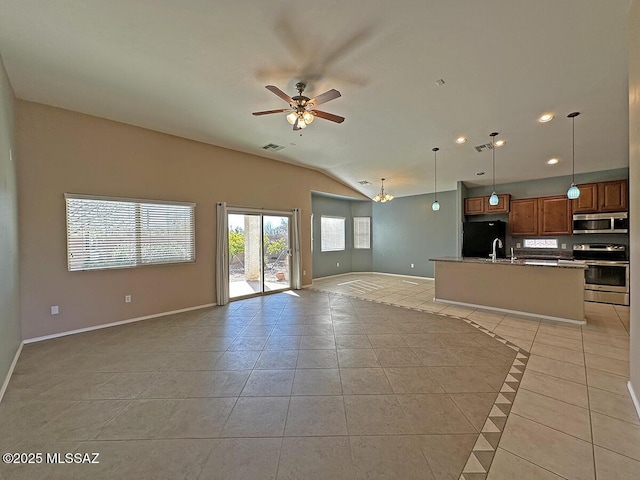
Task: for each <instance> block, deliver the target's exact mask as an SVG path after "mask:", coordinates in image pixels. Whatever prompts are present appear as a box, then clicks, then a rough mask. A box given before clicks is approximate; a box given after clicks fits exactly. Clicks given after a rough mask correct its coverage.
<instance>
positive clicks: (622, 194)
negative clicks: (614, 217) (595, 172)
mask: <svg viewBox="0 0 640 480" xmlns="http://www.w3.org/2000/svg"><path fill="white" fill-rule="evenodd" d="M598 203H599V210H600V211H601V212H623V211H626V210H627V208H628V207H629V204H628V201H627V181H626V180H614V181H612V182H602V183H599V184H598Z"/></svg>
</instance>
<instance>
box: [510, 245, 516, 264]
mask: <svg viewBox="0 0 640 480" xmlns="http://www.w3.org/2000/svg"><path fill="white" fill-rule="evenodd" d="M514 260H516V256H515V254H514V253H513V247H511V261H512V262H513V261H514Z"/></svg>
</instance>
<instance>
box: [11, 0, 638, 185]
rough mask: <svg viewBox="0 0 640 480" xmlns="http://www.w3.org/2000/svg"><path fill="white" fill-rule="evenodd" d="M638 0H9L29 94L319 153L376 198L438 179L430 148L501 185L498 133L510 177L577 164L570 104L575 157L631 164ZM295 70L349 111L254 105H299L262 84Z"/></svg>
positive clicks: (187, 132) (150, 122)
mask: <svg viewBox="0 0 640 480" xmlns="http://www.w3.org/2000/svg"><path fill="white" fill-rule="evenodd" d="M629 5H630V1H629V0H607V1H602V0H563V1H557V0H537V1H532V2H514V1H513V0H486V1H483V2H478V1H473V0H451V1H439V2H435V1H432V0H402V1H397V0H396V1H387V0H380V1H376V2H371V1H367V0H346V1H341V2H338V1H326V2H306V1H298V2H293V1H279V0H278V1H256V0H248V1H238V0H215V1H211V0H180V1H178V0H136V1H131V0H66V1H64V2H62V1H49V0H0V12H1V14H0V54H1V55H2V58H3V60H4V63H5V66H6V69H7V73H8V75H9V79H10V81H11V83H12V86H13V88H14V91H15V94H16V96H17V97H18V98H22V99H26V100H30V101H34V102H40V103H45V104H50V105H54V106H58V107H62V108H66V109H70V110H75V111H78V112H82V113H87V114H91V115H96V116H99V117H103V118H108V119H112V120H117V121H120V122H124V123H128V124H132V125H137V126H141V127H146V128H150V129H153V130H157V131H160V132H165V133H169V134H173V135H178V136H181V137H186V138H190V139H194V140H198V141H202V142H206V143H211V144H215V145H220V146H223V147H228V148H231V149H235V150H240V151H243V152H248V153H252V154H256V155H262V156H265V157H268V158H273V159H276V160H282V161H285V162H290V163H294V164H300V165H304V166H308V167H311V168H315V169H319V170H321V171H324V172H326V173H328V174H330V175H331V176H333V177H335V178H338V179H340V180H342V181H343V182H345V183H347V184H348V185H351V186H352V187H354V188H355V189H357V190H359V191H361V192H362V193H364V194H366V195H369V196H373V195H375V193H376V191H378V190H379V186H380V178H381V177H385V178H387V181H386V182H385V187H386V189H387V190H389V191H390V192H392V193H393V194H394V195H396V196H402V195H414V194H420V193H427V192H431V191H433V186H434V183H433V153H432V151H431V149H432V148H433V147H439V148H440V151H439V153H438V189H439V190H451V189H454V188H455V186H456V182H457V181H459V180H462V181H465V182H467V183H468V184H470V185H486V184H490V183H491V153H490V151H488V150H483V151H482V152H481V153H478V152H477V151H476V149H475V148H474V147H475V146H477V145H480V144H486V143H488V142H489V141H490V138H489V133H490V132H492V131H497V132H499V133H500V135H499V136H498V137H497V138H498V139H500V138H502V139H504V140H506V142H507V143H506V145H505V146H503V147H500V148H498V149H496V182H497V183H506V182H514V181H521V180H528V179H534V178H545V177H551V176H558V175H567V174H570V173H571V121H570V120H569V119H567V118H566V115H567V114H568V113H570V112H573V111H580V112H581V115H580V116H579V117H577V119H576V134H575V135H576V171H577V172H588V171H597V170H605V169H610V168H618V167H625V166H628V156H629V155H628V88H627V32H626V26H625V16H626V13H627V10H628V8H629ZM300 80H303V81H306V82H307V84H308V87H307V91H305V94H308V96H313V94H314V93H316V94H317V93H322V92H324V91H326V90H329V89H331V88H336V89H337V90H339V91H340V92H341V93H342V97H341V98H338V99H336V100H332V101H331V102H329V103H326V104H324V105H323V106H322V108H321V109H322V110H325V111H328V112H331V113H335V114H337V115H341V116H344V117H346V120H345V122H344V123H342V124H335V123H332V122H328V121H326V120H323V119H317V120H316V121H315V122H314V123H313V124H312V125H310V126H309V127H308V128H306V129H305V130H303V131H302V132H294V131H292V128H291V125H289V124H288V123H287V122H286V120H285V116H284V114H277V115H268V116H262V117H255V116H252V115H251V112H254V111H258V110H270V109H278V108H285V107H286V104H285V103H284V102H283V101H282V100H281V99H280V98H278V97H277V96H275V95H273V94H272V93H271V92H269V91H268V90H266V89H265V88H264V86H265V85H276V86H278V87H279V88H281V89H282V90H284V91H285V92H287V93H288V94H289V95H294V94H295V93H296V92H295V88H294V86H295V84H296V82H298V81H300ZM438 80H444V84H443V85H440V86H438V85H437V83H436V82H437V81H438ZM545 112H552V113H554V114H555V119H554V120H553V121H551V122H549V123H544V124H542V123H539V122H538V121H537V118H538V117H539V116H540V115H541V114H543V113H545ZM459 136H465V137H467V139H468V140H467V142H466V143H465V144H463V145H458V144H456V143H455V139H456V138H457V137H459ZM270 143H273V144H276V145H279V146H282V147H284V148H283V149H281V150H279V151H273V152H272V151H267V150H264V149H263V148H262V147H263V146H265V145H267V144H270ZM552 157H555V158H558V159H559V163H558V164H556V165H555V166H549V165H547V164H546V160H548V159H549V158H552ZM177 161H178V160H177ZM482 171H484V172H486V174H485V175H484V176H477V175H476V172H482ZM360 180H368V181H370V182H372V185H368V186H361V185H360V184H359V183H358V182H359V181H360Z"/></svg>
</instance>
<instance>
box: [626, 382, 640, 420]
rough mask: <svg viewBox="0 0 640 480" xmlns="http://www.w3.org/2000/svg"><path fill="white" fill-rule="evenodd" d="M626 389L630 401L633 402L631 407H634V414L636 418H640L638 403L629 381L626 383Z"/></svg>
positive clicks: (639, 404) (639, 405)
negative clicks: (629, 395)
mask: <svg viewBox="0 0 640 480" xmlns="http://www.w3.org/2000/svg"><path fill="white" fill-rule="evenodd" d="M627 388H628V389H629V393H630V394H631V400H633V406H634V407H636V414H637V415H638V418H640V402H639V401H638V397H637V396H636V392H635V391H634V390H633V385H631V381H628V382H627Z"/></svg>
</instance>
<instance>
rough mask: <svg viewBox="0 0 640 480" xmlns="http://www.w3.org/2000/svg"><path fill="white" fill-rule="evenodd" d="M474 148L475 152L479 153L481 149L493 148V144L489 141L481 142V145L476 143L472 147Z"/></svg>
mask: <svg viewBox="0 0 640 480" xmlns="http://www.w3.org/2000/svg"><path fill="white" fill-rule="evenodd" d="M473 148H475V149H476V152H478V153H480V152H482V151H483V150H493V146H492V145H491V144H490V143H483V144H482V145H476V146H475V147H473Z"/></svg>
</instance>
